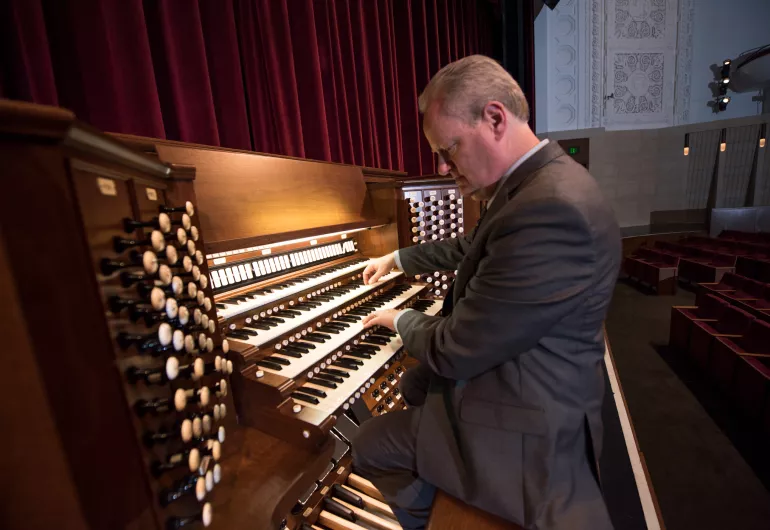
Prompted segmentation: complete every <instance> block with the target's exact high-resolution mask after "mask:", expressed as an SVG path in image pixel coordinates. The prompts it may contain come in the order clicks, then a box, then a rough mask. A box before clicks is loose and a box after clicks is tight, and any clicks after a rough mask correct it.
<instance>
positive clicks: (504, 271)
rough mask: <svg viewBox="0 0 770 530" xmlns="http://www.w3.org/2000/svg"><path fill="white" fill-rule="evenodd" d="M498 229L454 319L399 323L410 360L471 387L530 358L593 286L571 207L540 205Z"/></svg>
mask: <svg viewBox="0 0 770 530" xmlns="http://www.w3.org/2000/svg"><path fill="white" fill-rule="evenodd" d="M493 222H494V226H492V227H490V230H491V231H490V235H489V238H488V239H487V242H486V246H485V249H484V255H483V257H482V258H481V260H480V261H479V264H478V267H477V269H476V273H475V275H474V276H473V277H472V278H471V280H470V281H469V282H468V285H467V287H466V289H465V293H464V294H463V296H462V297H461V298H460V300H459V301H458V302H457V304H456V305H455V306H454V308H453V310H452V314H451V315H450V316H449V317H446V318H441V317H432V316H427V315H424V314H423V313H420V312H417V311H407V312H405V313H404V314H403V316H402V318H401V320H400V321H399V328H400V332H401V335H402V338H403V341H404V345H405V346H406V348H407V349H408V350H409V352H410V353H412V354H413V355H414V356H415V357H416V358H418V359H419V360H420V361H421V362H423V363H426V364H428V365H429V366H430V367H431V369H432V370H433V371H434V372H436V373H437V374H438V375H441V376H443V377H447V378H450V379H469V378H472V377H475V376H477V375H480V374H482V373H484V372H486V371H487V370H489V369H491V368H494V367H495V366H498V365H500V364H502V363H504V362H506V361H509V360H510V359H512V358H514V357H515V356H517V355H519V354H521V353H524V352H526V351H528V350H530V349H531V348H532V347H534V346H535V345H536V344H537V342H538V341H539V340H540V339H541V338H542V337H543V336H545V335H546V334H547V333H548V331H549V329H550V328H551V327H552V326H553V325H554V324H555V323H557V322H558V321H559V320H560V319H562V318H563V317H564V316H565V315H568V314H570V313H571V312H573V311H575V310H576V308H577V307H578V306H579V304H580V303H581V301H582V300H583V299H584V297H585V296H586V293H587V291H588V289H589V286H590V285H591V280H592V276H593V272H594V270H595V266H594V264H595V261H596V250H595V249H594V248H593V246H592V237H591V230H590V227H589V226H588V224H587V222H586V220H585V218H584V217H583V215H581V213H580V212H579V211H578V210H577V209H576V208H575V207H574V206H573V205H571V204H569V203H567V202H566V201H562V200H560V199H557V198H547V199H540V200H537V201H533V202H530V203H529V204H527V205H526V206H524V207H520V208H517V209H516V211H515V212H514V213H507V214H506V213H503V214H502V215H501V216H497V217H496V218H495V219H494V221H493Z"/></svg>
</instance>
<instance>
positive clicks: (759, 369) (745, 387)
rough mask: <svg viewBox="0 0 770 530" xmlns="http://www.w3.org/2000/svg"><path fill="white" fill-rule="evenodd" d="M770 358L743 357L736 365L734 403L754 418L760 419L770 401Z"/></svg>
mask: <svg viewBox="0 0 770 530" xmlns="http://www.w3.org/2000/svg"><path fill="white" fill-rule="evenodd" d="M768 393H770V358H767V357H741V359H740V360H739V361H738V363H737V364H736V366H735V383H734V391H733V403H734V404H735V406H736V408H737V409H738V411H739V412H740V413H741V414H743V415H744V416H746V417H747V418H749V419H752V420H760V419H761V418H762V415H763V413H764V412H765V411H766V409H767V408H768V407H770V403H768Z"/></svg>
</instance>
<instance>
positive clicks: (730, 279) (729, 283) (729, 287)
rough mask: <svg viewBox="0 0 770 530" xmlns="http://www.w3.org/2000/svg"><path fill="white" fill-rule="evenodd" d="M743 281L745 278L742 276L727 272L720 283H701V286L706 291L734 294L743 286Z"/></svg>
mask: <svg viewBox="0 0 770 530" xmlns="http://www.w3.org/2000/svg"><path fill="white" fill-rule="evenodd" d="M743 280H744V278H742V277H741V276H739V275H737V274H735V273H732V272H727V273H725V275H724V276H722V279H721V280H719V282H718V283H701V284H699V285H700V286H701V287H702V288H703V289H705V290H706V291H716V292H734V291H737V290H739V289H740V288H741V287H742V286H743Z"/></svg>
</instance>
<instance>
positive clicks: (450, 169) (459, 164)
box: [423, 101, 500, 199]
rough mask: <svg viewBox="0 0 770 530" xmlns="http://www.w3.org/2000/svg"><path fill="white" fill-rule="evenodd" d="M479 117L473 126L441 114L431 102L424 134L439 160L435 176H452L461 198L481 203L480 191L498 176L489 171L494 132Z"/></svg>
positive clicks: (493, 147)
mask: <svg viewBox="0 0 770 530" xmlns="http://www.w3.org/2000/svg"><path fill="white" fill-rule="evenodd" d="M487 121H488V120H487V119H486V118H485V117H482V118H481V119H479V120H477V121H476V123H473V124H469V123H467V121H465V120H463V119H462V118H458V117H456V116H451V115H447V114H445V113H443V112H442V109H441V105H440V102H438V101H435V102H433V103H432V104H431V105H430V106H429V107H428V109H427V110H426V112H425V116H424V119H423V130H424V132H425V137H426V138H427V139H428V143H429V144H430V146H431V149H432V150H433V152H435V153H436V155H437V156H438V172H439V174H441V175H449V176H451V177H452V178H453V179H454V181H455V183H456V184H457V187H458V188H459V190H460V193H461V194H462V195H466V196H467V195H471V196H473V197H474V198H476V199H483V198H485V197H482V196H481V195H483V190H484V189H485V188H487V187H489V186H491V185H492V184H494V183H495V182H496V181H497V179H498V178H499V177H500V175H497V174H495V173H494V172H493V171H491V170H490V157H489V154H490V153H491V152H492V151H491V150H493V149H495V148H497V147H498V144H497V142H495V141H494V140H495V138H494V130H493V128H492V127H490V124H489V123H487Z"/></svg>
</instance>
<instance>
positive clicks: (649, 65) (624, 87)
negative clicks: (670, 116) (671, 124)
mask: <svg viewBox="0 0 770 530" xmlns="http://www.w3.org/2000/svg"><path fill="white" fill-rule="evenodd" d="M663 62H664V58H663V54H662V53H618V54H616V55H615V65H614V66H615V68H614V72H613V78H614V82H613V94H614V99H613V107H614V110H615V113H617V114H650V113H660V112H661V111H662V110H663Z"/></svg>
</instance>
